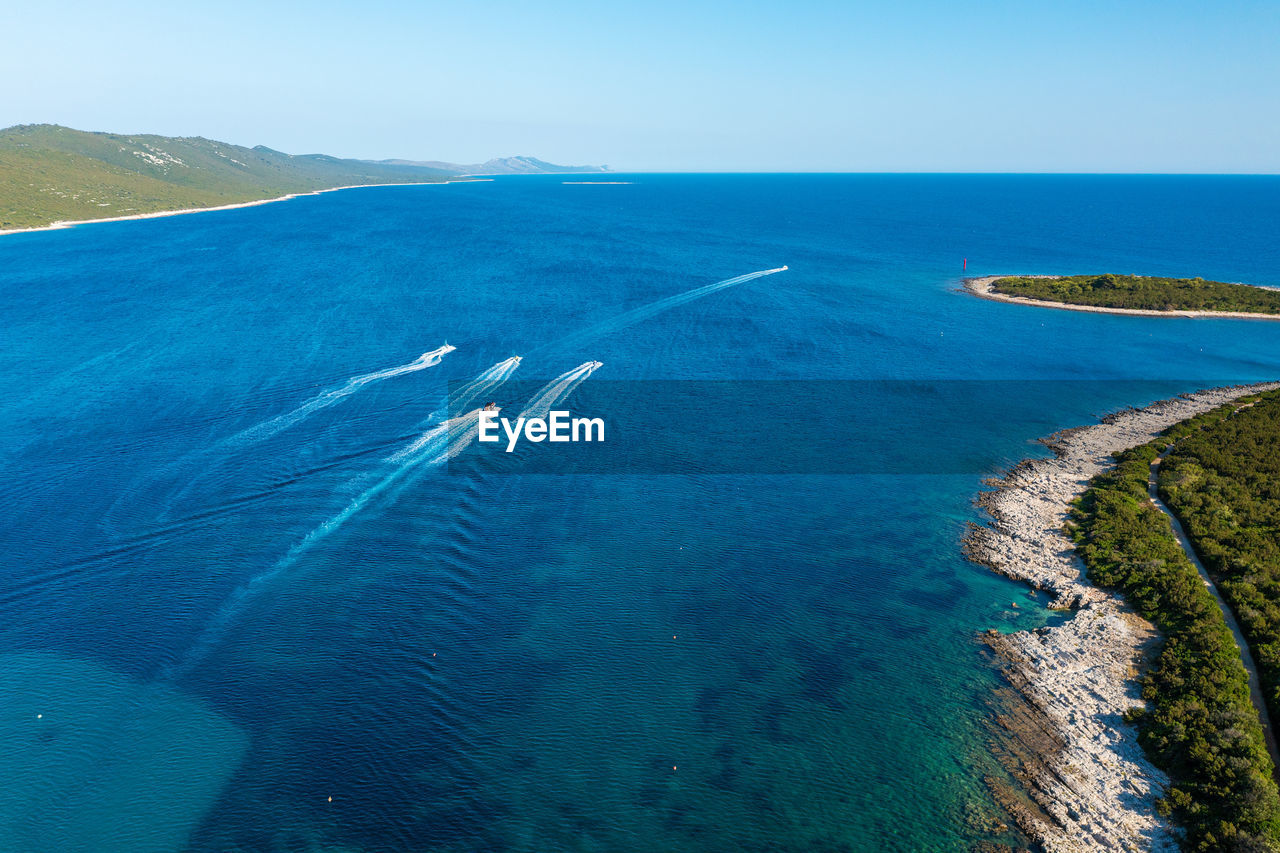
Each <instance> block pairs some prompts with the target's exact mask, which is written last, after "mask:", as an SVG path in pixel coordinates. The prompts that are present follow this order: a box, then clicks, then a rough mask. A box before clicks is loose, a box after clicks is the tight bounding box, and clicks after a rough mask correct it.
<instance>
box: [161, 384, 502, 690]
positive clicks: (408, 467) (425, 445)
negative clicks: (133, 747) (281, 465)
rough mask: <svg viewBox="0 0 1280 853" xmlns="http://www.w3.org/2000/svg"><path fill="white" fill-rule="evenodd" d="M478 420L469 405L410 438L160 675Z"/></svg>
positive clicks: (466, 436)
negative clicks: (388, 467) (397, 460)
mask: <svg viewBox="0 0 1280 853" xmlns="http://www.w3.org/2000/svg"><path fill="white" fill-rule="evenodd" d="M479 421H480V410H479V409H473V410H472V411H470V412H467V413H466V414H465V415H459V416H458V417H456V418H451V419H449V420H447V421H445V422H444V423H441V424H438V425H437V426H435V427H433V428H432V429H430V430H428V431H427V432H426V433H425V434H424V435H423V436H421V437H419V438H418V439H416V440H415V442H414V443H415V444H417V445H418V450H417V451H416V452H414V453H412V454H409V455H408V456H406V457H405V458H404V461H402V462H401V464H400V465H398V466H397V467H396V468H394V469H393V470H392V471H391V472H390V473H388V474H387V475H386V476H384V477H383V478H382V479H381V480H379V481H378V482H376V483H374V484H373V485H372V486H370V487H369V488H367V489H365V490H364V491H363V492H361V493H360V494H359V495H358V496H356V497H355V498H353V499H352V500H351V502H350V503H348V504H347V506H346V507H345V508H344V509H343V510H342V511H341V512H339V513H338V514H337V515H335V516H333V517H332V518H330V519H329V520H327V521H325V522H324V523H323V524H321V525H319V526H318V527H316V528H315V529H314V530H312V531H311V532H310V533H308V534H307V535H306V536H305V537H303V539H302V541H301V542H299V543H298V544H296V545H294V546H293V547H292V548H290V549H289V552H288V553H287V554H285V555H284V556H283V557H281V558H280V559H279V560H278V561H277V562H276V563H275V565H273V566H272V567H271V568H269V569H267V570H266V571H265V572H262V573H261V574H259V575H256V576H254V577H253V578H251V579H250V580H249V581H248V582H247V583H246V584H244V585H243V586H241V587H240V588H239V589H237V590H236V591H235V592H233V593H232V594H231V596H230V597H229V598H228V599H227V600H226V601H225V602H224V603H223V605H222V606H221V607H220V608H218V610H217V612H216V613H214V615H213V618H212V619H210V620H209V624H208V625H206V626H205V629H204V630H203V631H202V632H201V633H200V636H198V637H197V638H196V640H195V642H194V643H193V644H192V645H191V648H190V649H189V650H188V651H187V653H186V655H184V656H183V658H182V659H181V660H180V661H178V663H177V664H175V665H174V666H171V667H168V668H167V669H166V670H165V672H164V675H163V677H164V678H166V679H170V680H171V679H174V678H177V677H179V676H181V675H183V674H184V673H186V672H189V671H190V670H191V669H192V667H195V666H196V665H198V664H199V663H200V662H201V661H202V660H204V659H205V657H207V656H208V654H209V652H210V651H212V650H213V648H214V647H215V646H216V645H217V644H218V643H219V641H221V640H222V638H223V636H224V635H225V634H226V631H227V628H229V627H230V626H231V625H232V624H233V623H234V622H235V620H236V618H237V617H238V616H239V615H240V613H241V611H242V610H244V608H245V607H246V606H247V605H248V604H249V603H250V602H252V601H253V599H254V598H255V597H256V596H257V595H258V594H259V593H260V592H261V590H262V589H263V588H265V587H267V586H269V585H270V584H271V583H272V582H274V581H276V580H277V579H279V578H280V577H281V576H282V575H284V574H286V573H287V572H288V571H289V569H291V568H292V567H293V566H294V565H295V564H296V563H297V562H298V560H299V559H301V558H302V556H303V555H304V554H306V553H307V552H308V551H310V550H311V549H312V548H314V547H315V546H316V545H317V544H319V543H320V542H322V541H324V540H325V539H326V538H328V537H329V536H330V535H332V534H333V533H335V532H336V531H338V530H339V529H341V527H342V526H343V525H344V524H346V523H347V522H348V521H350V520H351V519H352V518H354V517H355V516H356V515H357V514H359V513H360V511H361V510H363V509H364V508H365V507H366V506H368V504H369V502H370V501H372V500H373V499H375V498H377V497H378V496H379V495H381V494H382V493H383V492H385V491H386V490H387V489H389V488H391V487H392V486H393V485H395V484H396V483H397V482H398V481H399V480H400V479H401V478H403V477H404V476H405V475H406V474H408V473H409V472H411V471H413V470H414V469H415V468H418V467H419V466H424V465H425V466H436V465H439V464H441V463H443V462H445V461H446V460H448V459H452V458H453V457H454V456H456V455H457V454H458V453H460V452H461V451H462V449H464V448H465V447H466V446H467V445H469V444H471V442H472V441H474V440H475V437H476V435H477V433H478V432H479Z"/></svg>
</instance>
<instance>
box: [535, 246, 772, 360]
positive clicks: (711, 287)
mask: <svg viewBox="0 0 1280 853" xmlns="http://www.w3.org/2000/svg"><path fill="white" fill-rule="evenodd" d="M787 269H788V268H787V267H785V266H781V267H778V268H777V269H772V270H759V271H757V272H749V273H746V274H745V275H739V276H734V277H733V278H726V279H725V280H724V281H717V282H715V283H713V284H704V285H703V286H702V287H695V288H694V289H693V290H686V291H685V292H684V293H677V294H676V295H674V296H668V297H666V298H665V299H659V300H658V301H656V302H650V303H649V304H648V305H641V306H640V307H639V308H632V309H631V310H630V311H624V312H622V313H621V314H619V315H617V316H616V317H612V318H610V319H608V320H605V321H603V322H600V323H597V324H596V325H594V326H590V327H588V328H586V329H583V330H582V331H580V332H574V333H572V334H570V335H567V336H566V337H563V338H561V339H560V340H558V341H555V342H554V343H553V344H544V345H543V346H541V347H538V350H542V349H545V348H547V347H550V346H555V347H557V348H559V347H576V346H581V345H582V344H584V343H587V342H589V341H593V340H595V339H596V338H599V337H602V336H604V335H607V334H610V333H612V332H617V331H620V330H622V329H625V328H626V327H627V326H634V325H635V324H636V323H639V322H641V321H643V320H648V319H649V318H650V317H653V316H655V315H657V314H661V313H662V312H663V311H670V310H671V309H672V308H675V307H677V306H680V305H684V304H685V303H687V302H692V301H693V300H695V299H701V298H702V297H704V296H706V295H708V294H711V293H715V292H716V291H717V290H725V289H726V288H730V287H733V286H735V285H739V284H744V283H746V282H748V281H753V280H754V279H757V278H763V277H764V276H767V275H774V274H775V273H780V272H786V271H787ZM536 351H537V350H535V352H536Z"/></svg>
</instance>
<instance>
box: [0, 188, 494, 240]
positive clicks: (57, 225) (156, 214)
mask: <svg viewBox="0 0 1280 853" xmlns="http://www.w3.org/2000/svg"><path fill="white" fill-rule="evenodd" d="M478 180H485V179H476V178H466V179H462V180H458V179H450V180H445V181H411V182H409V183H395V184H349V185H347V186H345V187H327V188H325V189H322V190H311V191H309V192H296V193H289V194H288V195H282V196H277V197H276V198H260V199H255V200H254V201H241V202H236V203H235V204H220V205H217V206H215V207H186V208H182V209H181V210H155V211H152V212H150V213H135V214H133V215H131V216H106V217H103V218H101V219H65V220H59V221H58V222H51V223H49V224H48V225H39V226H36V227H35V228H9V229H0V237H2V236H4V235H6V234H31V233H34V232H36V231H61V230H62V229H64V228H74V227H75V226H77V225H92V224H93V223H95V222H128V221H130V220H133V219H159V218H160V217H162V216H182V215H184V214H188V213H212V212H213V211H215V210H237V209H239V208H242V207H257V206H258V205H261V204H274V203H276V202H278V201H288V200H289V199H291V198H302V197H303V196H309V195H320V194H322V193H336V192H338V191H339V190H358V189H364V188H366V187H429V186H443V185H444V184H469V183H476V182H477V181H478ZM488 180H492V179H491V178H490V179H488Z"/></svg>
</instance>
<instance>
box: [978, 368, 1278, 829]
mask: <svg viewBox="0 0 1280 853" xmlns="http://www.w3.org/2000/svg"><path fill="white" fill-rule="evenodd" d="M1277 387H1280V383H1263V384H1258V385H1252V386H1238V387H1229V388H1215V389H1210V390H1207V391H1200V392H1197V393H1195V394H1188V395H1184V396H1182V397H1176V398H1173V399H1170V400H1162V401H1160V402H1157V403H1154V404H1152V405H1150V406H1147V407H1145V408H1142V409H1132V410H1127V411H1123V412H1120V413H1117V414H1114V415H1110V416H1108V417H1106V418H1104V419H1103V421H1102V422H1101V423H1099V424H1095V425H1091V426H1084V427H1078V428H1075V429H1070V430H1064V431H1063V432H1060V433H1057V434H1055V435H1053V436H1050V437H1049V438H1047V439H1044V442H1045V444H1046V445H1047V446H1048V447H1050V448H1051V449H1052V450H1053V452H1054V458H1052V459H1038V460H1028V461H1024V462H1021V463H1019V464H1018V465H1017V466H1015V467H1014V468H1013V469H1012V470H1011V471H1010V472H1009V473H1008V474H1007V475H1005V476H1004V477H1003V478H1001V479H999V480H998V481H995V482H993V485H994V486H995V490H994V491H991V492H985V493H983V494H982V495H980V496H979V498H978V500H977V503H978V504H979V506H981V507H982V508H984V509H986V510H987V511H988V512H989V513H990V515H991V522H990V524H989V525H987V526H985V527H975V528H974V529H973V530H972V531H971V533H970V535H969V536H968V537H967V539H966V541H965V549H966V553H967V554H968V556H969V557H970V559H972V560H974V561H975V562H979V563H982V564H984V565H987V566H989V567H991V568H992V569H994V570H995V571H997V572H999V573H1000V574H1003V575H1006V576H1007V577H1010V578H1013V579H1015V580H1021V581H1025V582H1026V583H1028V584H1030V585H1031V586H1034V587H1036V588H1037V589H1041V590H1044V591H1046V592H1048V593H1049V594H1050V595H1051V596H1052V597H1053V601H1052V604H1051V606H1053V607H1055V608H1061V609H1068V610H1072V611H1074V612H1073V613H1072V615H1071V617H1070V618H1069V619H1067V620H1066V621H1065V622H1063V623H1062V624H1060V625H1057V626H1054V627H1047V628H1040V629H1038V630H1036V631H1020V632H1017V633H1013V634H999V633H996V632H991V633H989V634H988V635H987V637H986V638H985V640H986V642H987V645H988V646H990V647H991V648H992V649H993V650H994V651H995V653H996V654H997V655H998V656H999V658H1000V659H1001V661H1002V665H1003V668H1004V672H1005V674H1006V676H1007V677H1008V680H1009V682H1010V684H1011V685H1012V690H1013V691H1014V692H1015V693H1016V694H1017V695H1018V697H1019V699H1020V703H1019V704H1020V707H1021V708H1022V709H1023V716H1025V717H1026V718H1027V720H1028V722H1024V723H1022V724H1021V725H1013V724H1011V723H1010V722H1009V720H1007V719H1005V720H1001V726H1002V728H1004V729H1005V730H1006V732H1007V733H1008V734H1009V735H1011V736H1012V737H1011V739H1012V740H1013V741H1016V743H1014V745H1013V746H1011V747H1010V748H1009V751H1010V752H1011V753H1012V754H1013V755H1015V756H1016V759H1017V764H1018V765H1019V766H1018V767H1016V768H1012V769H1013V771H1014V773H1015V775H1017V776H1020V777H1021V778H1022V780H1023V781H1024V783H1026V784H1027V786H1028V790H1029V793H1030V794H1031V796H1032V798H1033V799H1034V800H1035V802H1036V803H1037V804H1038V805H1039V807H1040V809H1039V810H1036V809H1025V810H1021V811H1016V812H1015V816H1016V817H1017V819H1018V821H1019V823H1021V824H1022V828H1023V829H1024V831H1026V832H1027V833H1028V834H1030V835H1032V836H1033V837H1035V838H1037V839H1038V840H1039V841H1040V842H1041V843H1042V844H1043V845H1044V846H1045V849H1046V850H1048V851H1050V853H1060V851H1072V853H1083V851H1089V850H1099V849H1106V850H1133V851H1137V850H1153V851H1175V850H1177V849H1178V848H1177V842H1176V838H1175V835H1174V833H1173V830H1172V828H1171V825H1170V824H1169V823H1168V821H1166V820H1165V819H1164V818H1162V817H1160V816H1159V815H1158V814H1157V813H1156V809H1155V801H1156V799H1157V798H1158V797H1159V796H1161V794H1162V793H1163V789H1164V788H1165V786H1166V785H1167V784H1168V779H1167V777H1166V776H1165V775H1164V774H1163V773H1162V772H1161V771H1160V770H1158V769H1157V768H1156V767H1154V766H1153V765H1152V764H1151V763H1150V761H1148V760H1147V758H1146V756H1145V754H1144V753H1143V751H1142V748H1141V747H1140V746H1139V745H1138V739H1137V731H1136V729H1134V728H1133V727H1132V726H1130V725H1128V724H1126V723H1125V722H1124V721H1123V719H1122V718H1121V715H1122V714H1123V713H1124V711H1125V710H1127V709H1128V708H1130V707H1132V706H1135V705H1140V704H1141V703H1142V700H1141V698H1140V695H1139V684H1138V667H1139V666H1140V665H1141V663H1142V661H1143V659H1144V656H1145V655H1146V654H1147V652H1148V651H1149V649H1150V647H1151V644H1152V641H1153V640H1154V639H1155V636H1156V635H1155V630H1154V628H1153V627H1152V626H1151V625H1150V624H1149V623H1147V622H1146V621H1145V620H1143V619H1141V618H1140V617H1139V616H1138V615H1137V614H1135V613H1134V612H1133V611H1132V610H1131V609H1130V608H1129V607H1128V606H1127V605H1126V604H1125V603H1124V601H1123V600H1122V599H1121V598H1120V597H1119V596H1117V595H1115V594H1113V593H1110V592H1106V591H1103V590H1101V589H1098V588H1096V587H1093V586H1091V585H1089V584H1088V583H1087V581H1086V580H1085V579H1084V577H1083V566H1082V564H1081V563H1080V560H1079V559H1078V558H1077V557H1076V555H1075V550H1074V547H1073V545H1072V543H1071V540H1070V539H1068V538H1067V536H1066V534H1065V533H1064V532H1063V524H1064V522H1065V521H1066V517H1067V510H1068V505H1069V504H1070V502H1071V501H1072V500H1074V499H1075V498H1077V497H1079V496H1080V495H1081V494H1083V492H1084V491H1085V489H1086V488H1087V486H1088V482H1089V480H1090V479H1091V478H1092V477H1094V476H1095V475H1096V474H1098V473H1100V472H1101V471H1103V470H1104V469H1106V468H1108V467H1110V466H1111V464H1112V458H1111V457H1112V454H1114V453H1117V452H1119V451H1122V450H1125V449H1128V448H1130V447H1135V446H1137V445H1139V444H1144V443H1146V442H1148V441H1150V440H1152V439H1153V438H1155V437H1156V436H1157V435H1158V434H1159V433H1160V432H1162V431H1163V430H1165V429H1167V428H1168V427H1170V426H1172V425H1173V424H1175V423H1178V422H1179V421H1183V420H1186V419H1187V418H1190V417H1193V416H1194V415H1197V414H1200V413H1202V412H1206V411H1209V410H1211V409H1213V408H1216V407H1217V406H1220V405H1222V404H1224V403H1227V402H1230V401H1231V400H1234V399H1236V398H1238V397H1241V396H1244V395H1246V394H1251V393H1256V392H1258V391H1263V390H1270V389H1274V388H1277ZM1013 716H1016V715H1013ZM1014 722H1015V723H1016V722H1017V721H1016V720H1014Z"/></svg>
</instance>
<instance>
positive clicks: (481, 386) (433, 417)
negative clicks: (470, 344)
mask: <svg viewBox="0 0 1280 853" xmlns="http://www.w3.org/2000/svg"><path fill="white" fill-rule="evenodd" d="M520 360H521V359H520V356H518V355H513V356H512V357H511V358H509V359H507V360H506V361H500V362H498V363H497V364H495V365H494V366H493V367H490V368H489V369H488V370H486V371H485V372H484V373H481V374H480V375H479V376H477V377H476V378H475V379H472V380H471V381H470V382H468V383H467V384H466V385H463V386H462V387H461V388H459V389H458V390H457V391H454V392H453V393H452V394H450V395H449V399H448V401H446V403H445V404H444V406H442V407H441V408H439V409H436V410H435V411H434V412H432V413H431V414H430V415H428V416H427V418H426V420H424V421H423V422H422V423H421V424H419V428H421V427H422V426H425V425H427V424H432V423H437V422H439V421H442V420H445V419H446V418H448V417H449V413H450V412H456V411H459V410H461V409H465V408H466V407H467V406H469V405H471V404H472V403H474V402H476V400H477V398H478V397H480V395H481V394H487V393H489V392H490V391H492V390H493V389H495V388H497V387H498V386H499V385H501V384H502V383H504V382H506V381H507V380H508V379H510V378H511V374H513V373H515V372H516V368H517V367H519V366H520ZM430 435H431V430H428V431H427V432H424V433H423V434H422V435H421V436H419V437H418V439H417V440H416V441H413V442H410V443H409V444H408V445H406V446H405V447H402V448H401V449H400V450H398V451H396V452H395V453H393V454H391V455H390V456H388V457H387V458H386V459H384V460H383V461H384V462H400V461H403V460H404V459H407V458H408V457H410V456H412V455H413V454H415V453H417V452H418V451H419V450H420V449H421V448H422V447H423V446H424V445H425V444H426V443H427V442H428V441H429V436H430Z"/></svg>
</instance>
